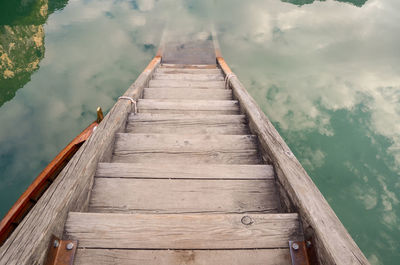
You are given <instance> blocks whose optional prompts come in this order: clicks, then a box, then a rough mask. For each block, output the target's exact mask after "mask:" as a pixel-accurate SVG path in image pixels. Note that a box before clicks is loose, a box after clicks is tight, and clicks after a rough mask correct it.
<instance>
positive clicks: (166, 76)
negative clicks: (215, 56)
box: [153, 73, 224, 81]
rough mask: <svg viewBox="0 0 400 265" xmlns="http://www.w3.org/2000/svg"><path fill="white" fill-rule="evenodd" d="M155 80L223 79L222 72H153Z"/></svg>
mask: <svg viewBox="0 0 400 265" xmlns="http://www.w3.org/2000/svg"><path fill="white" fill-rule="evenodd" d="M153 80H177V81H178V80H184V81H223V80H224V76H223V75H222V74H160V73H155V74H153Z"/></svg>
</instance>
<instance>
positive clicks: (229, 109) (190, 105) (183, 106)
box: [138, 99, 239, 115]
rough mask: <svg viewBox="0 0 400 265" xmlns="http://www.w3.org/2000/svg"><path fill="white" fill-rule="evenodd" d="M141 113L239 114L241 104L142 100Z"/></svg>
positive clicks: (234, 102)
mask: <svg viewBox="0 0 400 265" xmlns="http://www.w3.org/2000/svg"><path fill="white" fill-rule="evenodd" d="M138 112H140V113H170V114H188V113H193V114H213V115H215V114H228V115H231V114H239V103H238V102H237V101H235V100H162V99H140V100H139V101H138Z"/></svg>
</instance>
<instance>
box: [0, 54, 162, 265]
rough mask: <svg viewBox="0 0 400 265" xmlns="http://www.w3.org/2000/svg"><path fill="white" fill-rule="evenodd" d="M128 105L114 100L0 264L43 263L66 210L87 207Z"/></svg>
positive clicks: (139, 86)
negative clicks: (97, 171) (92, 189)
mask: <svg viewBox="0 0 400 265" xmlns="http://www.w3.org/2000/svg"><path fill="white" fill-rule="evenodd" d="M159 62H160V58H159V57H156V58H154V59H153V60H152V61H151V62H150V64H149V65H148V66H147V68H146V69H145V70H144V71H143V73H142V74H141V75H140V76H139V77H138V79H137V80H136V81H135V83H134V84H132V86H131V87H130V88H129V89H128V90H127V91H126V93H125V94H124V95H126V96H130V97H134V98H138V97H139V96H140V94H141V93H142V90H143V88H144V87H145V85H146V84H147V83H148V80H149V79H150V78H151V75H152V72H153V70H154V67H155V66H156V65H158V64H159ZM130 111H131V103H130V102H129V101H127V100H120V101H118V102H117V103H116V104H115V105H114V107H113V108H112V109H111V110H110V112H109V113H108V114H107V116H106V117H105V118H104V120H103V121H102V122H101V123H100V125H99V126H98V127H97V129H96V130H95V131H94V132H93V134H92V136H91V137H90V138H89V139H88V140H87V141H86V142H85V143H84V144H83V146H82V147H81V148H80V149H79V151H78V152H77V153H76V154H75V156H74V157H73V158H72V159H71V160H70V162H69V163H68V165H67V166H66V167H65V168H64V169H63V171H62V172H61V173H60V175H59V176H58V177H57V178H56V180H55V181H54V182H53V184H52V185H51V186H50V187H49V189H48V190H47V191H46V192H45V193H44V194H43V196H42V197H41V198H40V200H39V201H38V202H37V204H36V205H35V206H34V207H33V209H32V210H31V211H30V212H29V214H28V215H27V216H26V217H25V218H24V220H23V221H22V222H21V224H20V225H19V226H18V227H17V229H16V230H15V231H14V233H13V234H12V235H11V236H10V237H9V238H8V240H7V241H6V242H5V243H4V245H3V246H2V247H1V248H0V264H8V265H13V264H17V265H25V264H26V265H31V264H40V263H42V262H43V260H44V257H45V255H46V252H47V248H48V244H49V239H50V236H51V234H55V235H57V236H60V237H61V234H62V231H63V226H64V222H65V218H66V216H67V213H68V212H69V211H81V210H84V209H85V208H87V205H88V196H89V194H90V192H89V189H90V187H91V185H92V183H93V177H94V174H95V171H96V168H97V164H98V162H99V161H100V160H101V159H102V157H103V156H104V155H106V152H107V150H109V148H110V146H111V145H112V143H113V139H114V135H115V133H116V132H117V131H119V130H121V129H122V128H123V127H124V125H125V122H126V118H127V115H128V113H129V112H130Z"/></svg>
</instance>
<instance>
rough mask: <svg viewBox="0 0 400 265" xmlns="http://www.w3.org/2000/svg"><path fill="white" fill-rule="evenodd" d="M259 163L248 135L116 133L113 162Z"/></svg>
mask: <svg viewBox="0 0 400 265" xmlns="http://www.w3.org/2000/svg"><path fill="white" fill-rule="evenodd" d="M159 161H163V162H164V163H210V164H224V163H227V164H260V163H261V160H260V158H259V156H258V149H257V138H256V137H254V136H251V135H207V134H205V135H179V134H128V133H119V134H117V135H116V141H115V149H114V156H113V162H131V163H132V162H134V163H156V162H157V163H159Z"/></svg>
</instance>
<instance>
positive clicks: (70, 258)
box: [45, 235, 78, 265]
mask: <svg viewBox="0 0 400 265" xmlns="http://www.w3.org/2000/svg"><path fill="white" fill-rule="evenodd" d="M77 247H78V241H76V240H61V239H59V238H58V237H56V236H54V235H52V236H51V240H50V244H49V250H48V252H47V259H46V262H45V265H73V264H74V258H75V253H76V249H77Z"/></svg>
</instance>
